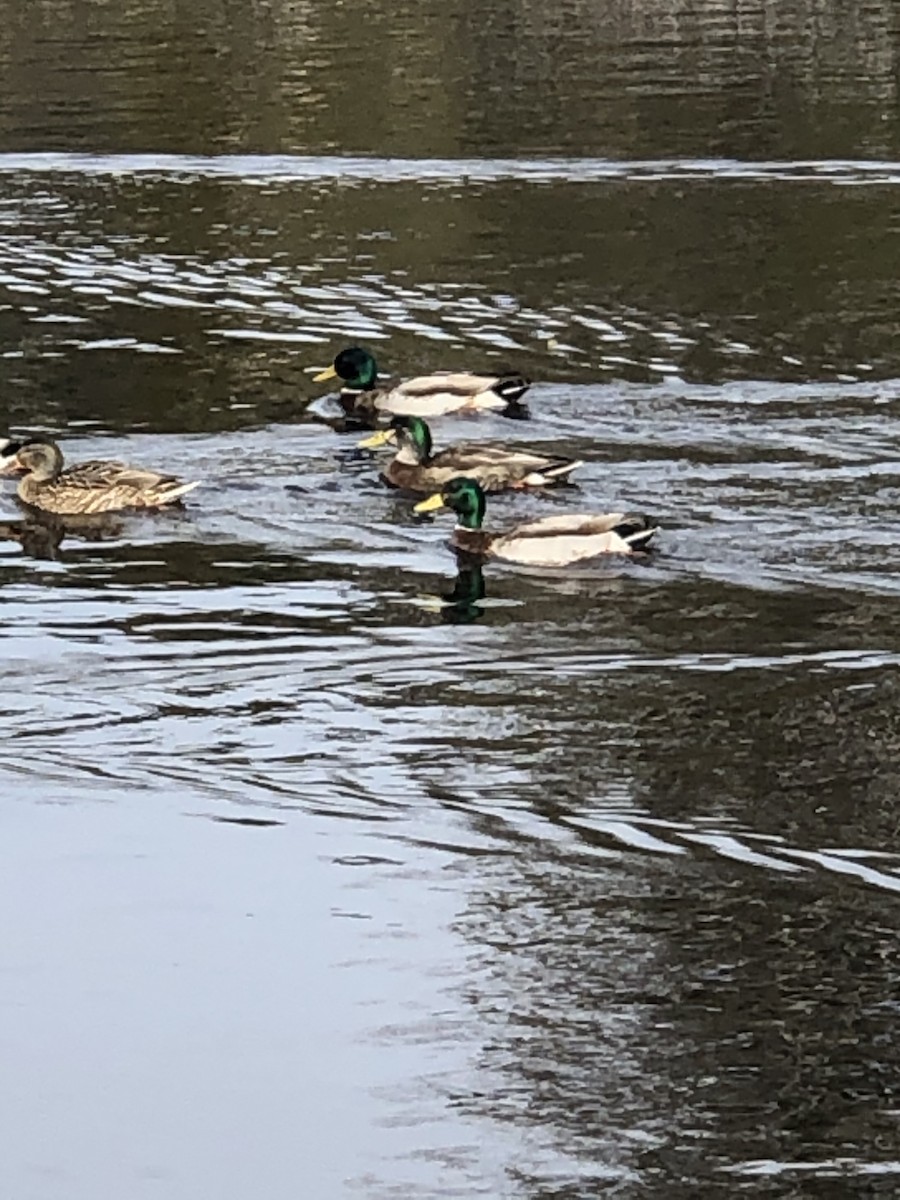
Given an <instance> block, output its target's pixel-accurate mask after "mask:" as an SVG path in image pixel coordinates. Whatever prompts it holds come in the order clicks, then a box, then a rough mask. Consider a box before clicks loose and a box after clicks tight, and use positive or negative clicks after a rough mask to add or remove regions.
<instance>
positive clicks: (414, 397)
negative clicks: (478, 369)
mask: <svg viewBox="0 0 900 1200" xmlns="http://www.w3.org/2000/svg"><path fill="white" fill-rule="evenodd" d="M335 377H337V378H339V379H340V380H341V381H342V384H341V405H342V406H343V408H344V411H345V412H346V413H348V415H350V414H353V415H360V414H361V415H368V416H370V417H371V416H375V415H377V414H378V413H404V414H405V415H407V416H415V417H438V416H441V415H442V414H444V413H455V412H472V411H473V410H476V409H482V408H484V409H495V410H500V411H506V410H515V409H516V407H517V406H518V405H519V401H520V400H521V399H522V397H523V396H524V395H525V393H526V392H527V391H528V389H529V388H530V387H531V381H530V380H529V379H526V378H525V377H524V375H517V374H515V373H511V372H505V373H503V374H501V375H486V374H477V373H475V372H468V371H457V372H452V371H438V372H436V373H435V374H434V375H419V376H417V377H416V378H415V379H407V380H405V381H404V382H403V383H398V384H396V386H394V387H383V388H379V387H377V386H376V382H377V379H378V366H377V364H376V362H375V359H374V358H373V356H372V355H371V354H370V353H369V351H368V350H363V349H361V347H359V346H351V347H350V348H349V349H347V350H342V351H341V352H340V354H339V355H338V356H337V358H336V359H335V360H334V365H333V366H330V367H327V368H326V369H325V370H324V371H320V372H319V374H318V375H315V376H314V377H313V383H324V381H325V380H326V379H334V378H335Z"/></svg>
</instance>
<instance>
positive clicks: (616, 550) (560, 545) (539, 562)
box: [414, 479, 656, 567]
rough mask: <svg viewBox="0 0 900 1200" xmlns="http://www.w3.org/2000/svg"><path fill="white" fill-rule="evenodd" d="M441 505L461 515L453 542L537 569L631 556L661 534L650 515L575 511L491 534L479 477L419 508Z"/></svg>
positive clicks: (476, 554) (453, 484) (453, 485)
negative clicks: (487, 529) (600, 557)
mask: <svg viewBox="0 0 900 1200" xmlns="http://www.w3.org/2000/svg"><path fill="white" fill-rule="evenodd" d="M436 508H452V509H453V511H454V512H455V513H456V528H455V529H454V530H453V537H452V538H451V545H452V546H453V548H454V549H455V550H458V551H459V552H460V553H461V554H463V555H471V556H472V557H473V558H501V559H503V560H505V561H506V562H514V563H523V564H525V565H527V566H534V567H562V566H565V565H566V564H567V563H573V562H578V561H579V560H581V559H585V558H595V557H596V556H598V555H600V554H632V553H634V551H635V550H642V549H643V548H644V547H645V546H646V545H647V543H648V542H649V541H650V539H651V538H652V537H653V535H654V534H655V533H656V529H655V527H653V526H651V525H650V523H649V521H648V519H647V518H646V517H642V516H636V515H632V514H626V513H570V514H568V515H567V516H564V517H543V518H542V519H541V520H540V521H530V522H529V523H528V524H525V525H516V526H515V527H514V528H513V529H510V530H509V532H508V533H503V534H499V535H498V534H491V533H486V532H485V531H484V530H483V529H482V528H481V524H482V522H483V520H484V510H485V499H484V492H483V491H482V489H481V486H480V485H479V483H478V482H477V480H475V479H451V480H450V482H449V483H448V484H447V485H446V486H445V487H444V489H443V490H442V491H440V492H436V493H435V495H433V496H429V498H428V499H427V500H422V501H421V502H420V503H419V504H417V505H416V506H415V510H414V511H415V512H417V513H424V512H431V511H432V510H434V509H436Z"/></svg>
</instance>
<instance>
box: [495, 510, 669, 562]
mask: <svg viewBox="0 0 900 1200" xmlns="http://www.w3.org/2000/svg"><path fill="white" fill-rule="evenodd" d="M655 533H656V528H655V527H654V526H653V525H652V524H651V522H650V521H649V520H648V519H647V517H644V516H639V515H636V514H629V513H569V514H566V515H565V516H558V517H544V518H543V519H542V520H540V521H532V522H530V523H527V524H524V525H517V526H516V527H515V528H514V529H511V530H510V531H509V533H506V534H501V535H500V536H498V537H495V538H494V539H493V540H492V542H491V545H490V553H491V555H492V556H495V557H497V558H504V559H507V560H508V561H510V562H519V563H526V564H531V565H534V566H545V567H558V566H565V565H566V564H567V563H573V562H578V561H580V560H582V559H587V558H595V557H597V556H599V555H601V554H631V553H633V552H634V550H637V549H641V548H643V547H644V546H645V545H646V544H647V543H648V542H649V541H650V539H651V538H652V537H653V535H654V534H655Z"/></svg>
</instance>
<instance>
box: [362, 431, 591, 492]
mask: <svg viewBox="0 0 900 1200" xmlns="http://www.w3.org/2000/svg"><path fill="white" fill-rule="evenodd" d="M391 442H392V443H394V445H396V446H398V447H399V448H398V450H397V453H396V454H395V455H394V457H393V458H392V459H391V461H390V462H389V463H388V465H387V468H386V470H384V471H383V472H382V479H384V480H385V481H386V482H387V483H389V484H392V485H393V486H394V487H398V488H403V489H404V490H405V491H408V492H434V491H437V490H439V489H440V488H442V487H443V486H444V484H445V483H449V482H450V480H451V479H454V478H456V476H458V475H465V476H467V477H468V478H469V479H476V480H477V481H478V482H479V483H480V484H481V488H482V491H485V492H501V491H503V490H504V489H505V488H522V487H546V486H547V485H548V484H552V483H559V482H561V481H562V480H564V479H565V478H566V476H568V475H569V473H570V472H571V471H574V470H575V468H576V467H580V466H582V465H583V464H582V463H581V462H580V461H579V460H577V459H572V458H547V457H546V456H545V455H543V454H532V453H531V451H529V450H513V449H511V448H510V447H508V446H485V445H476V444H474V443H471V442H461V443H460V444H459V445H457V446H450V447H449V448H448V449H447V450H442V451H441V452H440V453H439V454H432V453H431V430H430V429H429V428H428V426H427V425H426V423H425V422H424V421H423V420H422V418H421V417H394V419H393V420H392V421H391V423H390V425H389V427H388V428H387V429H381V430H379V431H378V433H373V434H372V436H371V437H368V438H365V439H364V440H363V441H361V442H360V443H359V445H360V446H362V447H365V448H366V449H369V450H373V449H375V448H376V447H377V446H383V445H386V444H388V443H391Z"/></svg>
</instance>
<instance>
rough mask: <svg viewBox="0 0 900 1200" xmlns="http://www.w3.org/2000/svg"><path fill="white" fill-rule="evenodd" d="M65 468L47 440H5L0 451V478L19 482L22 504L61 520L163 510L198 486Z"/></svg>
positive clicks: (133, 471)
mask: <svg viewBox="0 0 900 1200" xmlns="http://www.w3.org/2000/svg"><path fill="white" fill-rule="evenodd" d="M64 466H65V461H64V459H63V455H62V451H61V450H60V448H59V446H57V444H56V442H53V441H50V440H49V439H46V440H45V439H38V438H26V439H25V440H24V441H21V442H13V441H9V440H7V441H6V442H5V443H4V444H3V446H2V447H0V475H11V474H13V473H16V474H22V475H23V476H24V477H23V478H22V480H21V481H20V483H19V486H18V489H17V494H18V497H19V499H20V500H21V501H22V503H23V504H25V505H27V506H28V507H29V508H35V509H40V510H41V511H42V512H48V513H56V514H58V515H61V516H74V515H78V514H90V513H109V512H121V511H123V510H125V509H133V508H163V507H165V506H166V505H169V504H173V503H175V502H178V501H180V500H181V497H182V496H184V495H186V494H187V493H188V492H190V491H193V489H194V488H195V487H198V486H199V482H200V481H199V480H196V481H193V482H191V483H183V482H182V481H181V480H180V479H177V478H176V477H175V476H174V475H161V474H160V473H159V472H157V471H148V470H146V469H145V468H144V467H133V466H129V465H128V464H127V463H122V462H113V461H108V460H100V459H93V460H91V461H89V462H83V463H78V464H76V465H75V466H72V467H69V468H67V469H65V470H64V469H63V468H64Z"/></svg>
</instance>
